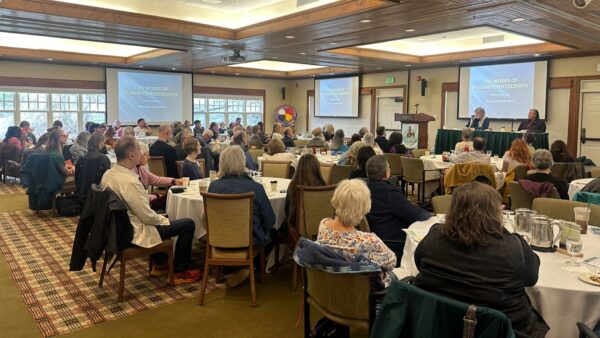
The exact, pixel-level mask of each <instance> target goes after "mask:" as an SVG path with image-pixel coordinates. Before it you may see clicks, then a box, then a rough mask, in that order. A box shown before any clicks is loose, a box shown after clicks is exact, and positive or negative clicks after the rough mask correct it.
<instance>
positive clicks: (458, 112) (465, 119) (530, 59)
mask: <svg viewBox="0 0 600 338" xmlns="http://www.w3.org/2000/svg"><path fill="white" fill-rule="evenodd" d="M540 61H545V62H546V88H545V89H546V90H545V92H546V96H545V98H544V100H545V103H544V105H545V107H546V111H545V113H546V114H545V117H544V118H543V119H540V120H543V121H546V122H548V115H549V114H548V113H549V112H548V91H549V90H550V58H549V57H544V58H526V59H519V60H510V61H507V60H504V61H503V60H498V61H488V62H468V63H461V64H460V65H459V66H458V87H457V92H456V94H457V100H456V120H457V121H467V120H470V118H468V117H460V70H461V69H462V68H463V67H479V66H493V65H502V64H513V63H528V62H540ZM484 108H485V107H484ZM530 108H536V107H529V108H525V109H527V110H529V109H530ZM487 119H489V120H490V121H520V120H527V117H525V116H524V117H523V118H522V119H510V118H497V117H488V118H487Z"/></svg>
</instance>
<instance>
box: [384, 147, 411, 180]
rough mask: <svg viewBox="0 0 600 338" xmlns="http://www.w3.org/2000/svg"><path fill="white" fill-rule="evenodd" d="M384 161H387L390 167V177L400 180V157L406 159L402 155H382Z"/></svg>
mask: <svg viewBox="0 0 600 338" xmlns="http://www.w3.org/2000/svg"><path fill="white" fill-rule="evenodd" d="M383 156H385V159H386V160H387V161H388V164H389V165H390V175H391V176H397V177H398V178H399V179H401V178H402V157H406V155H402V154H389V153H385V154H383Z"/></svg>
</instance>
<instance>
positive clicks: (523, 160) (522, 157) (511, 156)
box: [502, 138, 531, 173]
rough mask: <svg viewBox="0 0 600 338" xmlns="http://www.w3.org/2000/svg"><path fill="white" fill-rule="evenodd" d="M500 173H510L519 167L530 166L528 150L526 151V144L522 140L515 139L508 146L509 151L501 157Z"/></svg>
mask: <svg viewBox="0 0 600 338" xmlns="http://www.w3.org/2000/svg"><path fill="white" fill-rule="evenodd" d="M502 160H503V163H502V171H504V172H507V173H508V172H511V171H513V170H514V169H515V168H516V167H518V166H520V165H526V166H530V165H531V157H530V156H529V149H527V143H525V141H523V139H520V138H517V139H514V140H513V141H512V143H511V144H510V149H508V150H507V151H506V153H504V157H502Z"/></svg>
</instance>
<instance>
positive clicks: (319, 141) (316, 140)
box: [306, 127, 327, 148]
mask: <svg viewBox="0 0 600 338" xmlns="http://www.w3.org/2000/svg"><path fill="white" fill-rule="evenodd" d="M312 136H313V138H312V139H311V140H310V141H308V144H307V145H306V146H307V147H318V148H327V142H325V138H324V137H323V131H322V130H321V128H319V127H317V128H315V129H313V130H312Z"/></svg>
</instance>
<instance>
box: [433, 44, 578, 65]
mask: <svg viewBox="0 0 600 338" xmlns="http://www.w3.org/2000/svg"><path fill="white" fill-rule="evenodd" d="M569 50H572V49H571V48H568V47H565V46H561V45H557V44H553V43H542V44H536V45H528V46H516V47H503V48H492V49H485V50H476V51H469V52H460V53H448V54H440V55H431V56H425V57H423V58H422V59H423V63H440V62H458V61H461V60H468V59H481V58H492V57H499V56H508V55H510V56H517V55H524V54H531V55H532V56H533V54H546V53H551V52H564V51H569Z"/></svg>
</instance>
